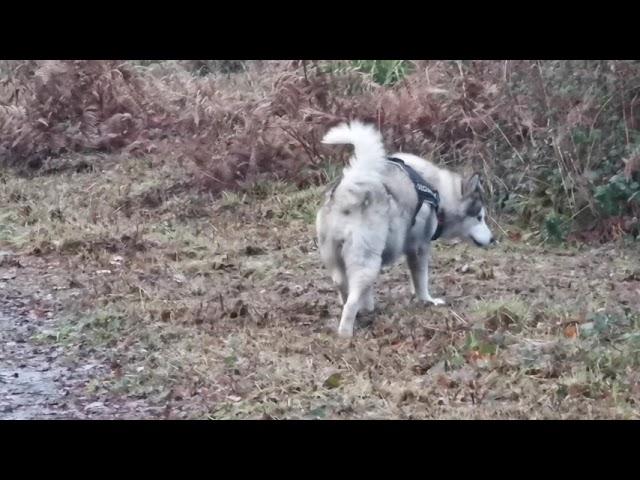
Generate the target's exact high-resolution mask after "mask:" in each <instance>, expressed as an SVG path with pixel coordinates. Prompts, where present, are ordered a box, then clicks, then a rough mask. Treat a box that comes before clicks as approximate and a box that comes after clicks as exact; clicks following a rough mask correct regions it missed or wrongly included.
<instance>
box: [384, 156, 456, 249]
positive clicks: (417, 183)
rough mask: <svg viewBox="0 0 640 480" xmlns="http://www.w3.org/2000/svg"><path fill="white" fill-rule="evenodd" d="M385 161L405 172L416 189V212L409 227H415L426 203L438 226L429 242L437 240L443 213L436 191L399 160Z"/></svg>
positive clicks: (442, 222) (389, 159)
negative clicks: (433, 211) (429, 206)
mask: <svg viewBox="0 0 640 480" xmlns="http://www.w3.org/2000/svg"><path fill="white" fill-rule="evenodd" d="M387 160H388V161H390V162H393V163H395V164H396V165H399V166H400V167H402V169H403V170H404V171H405V172H407V175H409V178H410V179H411V181H412V182H413V186H414V187H415V189H416V193H417V194H418V205H417V206H416V211H415V212H414V214H413V219H412V220H411V226H413V225H415V223H416V216H417V215H418V212H419V211H420V209H421V208H422V204H423V203H424V202H426V203H428V204H429V205H431V206H432V207H433V208H434V209H435V211H436V218H437V220H438V226H437V227H436V231H435V233H434V234H433V237H431V240H437V239H438V238H439V237H440V235H442V227H443V226H444V225H443V224H444V212H443V211H442V210H440V195H439V194H438V191H437V190H436V189H434V188H433V187H432V186H431V185H429V184H428V183H427V182H425V181H424V179H423V178H422V177H421V176H420V174H419V173H418V172H416V171H415V170H414V169H413V168H412V167H410V166H409V165H407V164H406V163H404V162H403V161H402V160H400V159H399V158H393V157H388V158H387Z"/></svg>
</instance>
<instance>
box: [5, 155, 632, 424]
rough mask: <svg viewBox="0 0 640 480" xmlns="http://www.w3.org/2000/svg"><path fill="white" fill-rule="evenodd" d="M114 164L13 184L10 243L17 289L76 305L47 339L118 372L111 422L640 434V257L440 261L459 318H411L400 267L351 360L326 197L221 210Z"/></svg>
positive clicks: (248, 199) (268, 197)
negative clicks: (452, 421)
mask: <svg viewBox="0 0 640 480" xmlns="http://www.w3.org/2000/svg"><path fill="white" fill-rule="evenodd" d="M102 165H104V168H103V169H102V170H101V171H89V172H83V173H74V172H69V173H65V174H62V175H56V176H39V177H36V178H33V179H29V180H27V179H18V178H15V177H13V176H10V175H9V174H3V175H4V177H3V181H2V182H0V205H1V207H0V218H2V222H0V225H1V227H0V241H1V242H2V244H3V245H4V246H6V247H7V248H10V249H12V250H14V251H17V252H19V253H20V256H19V258H20V261H21V262H22V264H23V265H24V266H25V269H24V270H23V271H25V272H31V273H24V274H23V275H22V276H21V275H18V276H17V277H16V278H15V279H12V280H6V281H7V282H11V281H13V282H22V283H21V285H22V286H23V288H24V289H25V293H28V292H27V291H28V290H29V289H36V288H37V289H39V290H43V291H51V292H53V294H54V295H55V297H56V298H57V299H58V300H59V301H60V302H61V311H60V313H59V316H58V317H57V319H56V327H55V330H54V331H53V332H36V333H35V334H34V337H33V338H32V341H37V342H40V343H41V344H42V345H51V344H54V345H55V346H57V347H59V348H60V349H62V352H63V354H64V356H65V358H66V359H67V361H68V362H69V364H70V365H72V366H74V368H76V369H77V370H79V371H80V370H81V367H82V366H84V365H87V364H98V365H100V368H96V369H94V370H92V371H91V374H90V378H91V381H90V382H89V383H88V384H87V385H86V387H84V390H83V392H82V395H85V396H88V397H89V398H90V399H91V400H95V399H97V400H100V401H102V402H104V403H105V405H106V406H107V408H108V411H109V412H111V413H110V414H109V415H111V416H114V417H118V416H125V417H139V416H144V417H149V416H158V415H159V416H167V417H169V418H184V417H188V418H203V417H204V418H206V417H211V418H638V417H639V416H640V409H639V407H638V403H637V399H638V392H639V390H638V388H640V377H639V376H638V371H639V369H638V366H639V365H638V364H639V363H640V357H639V350H638V345H639V344H638V340H639V337H638V335H637V331H638V327H640V325H639V321H640V318H639V317H638V315H637V311H638V308H639V307H640V303H639V301H638V299H639V298H640V276H638V271H640V265H639V264H638V255H637V254H638V252H637V247H636V248H635V249H632V250H630V249H627V248H622V247H621V246H620V248H618V247H615V246H607V247H602V248H599V249H590V250H587V249H584V248H581V249H575V248H574V249H547V248H543V247H539V246H535V245H530V244H528V243H527V242H525V241H522V240H520V241H517V242H514V241H509V240H507V239H505V241H504V242H503V243H502V245H501V246H500V247H499V248H497V249H493V250H487V251H483V250H478V249H476V248H475V247H471V246H466V245H454V246H449V245H444V244H440V245H438V246H437V248H436V249H435V252H434V262H433V263H434V270H433V275H432V279H433V291H434V294H437V295H438V296H440V295H443V296H445V298H446V299H447V300H448V301H449V302H450V303H449V305H448V306H447V307H445V308H433V307H424V306H422V305H419V304H418V303H416V302H415V301H413V300H411V299H410V298H409V289H408V285H407V282H408V280H407V273H406V271H405V269H404V268H403V266H397V267H395V268H393V269H391V270H390V271H389V272H387V273H385V274H384V275H383V277H382V281H381V283H380V284H379V287H378V305H379V310H378V312H377V314H376V315H375V317H374V318H369V319H364V320H369V321H372V323H370V324H369V325H366V326H361V327H360V328H357V329H356V332H355V338H354V339H353V340H352V341H351V342H345V341H341V340H339V339H338V338H337V337H336V335H335V333H334V329H335V326H336V322H337V318H338V315H339V311H340V310H339V306H338V303H337V298H336V294H335V292H334V290H333V288H332V286H331V283H330V280H329V278H328V277H327V275H326V272H325V271H324V270H323V269H322V268H321V266H320V263H319V259H318V255H317V251H316V249H315V244H314V240H313V235H314V233H313V225H312V221H313V214H314V213H315V209H316V207H317V203H318V201H319V198H320V189H319V188H316V187H312V188H309V189H305V190H301V191H297V190H295V189H294V188H292V187H291V186H287V185H284V184H262V185H261V189H260V190H257V191H254V192H252V193H244V194H243V193H226V194H224V195H222V196H221V197H219V198H214V197H211V196H208V195H206V194H204V193H198V191H197V190H194V189H193V188H186V187H185V185H186V184H188V183H189V178H190V172H191V171H190V169H189V168H188V167H186V166H185V167H182V168H180V167H177V166H176V165H175V164H174V163H173V162H169V161H167V162H165V161H163V160H161V159H158V158H151V159H149V158H148V159H146V160H145V161H140V160H139V159H133V158H128V157H126V156H123V157H122V158H116V159H110V160H108V161H107V160H104V161H103V162H102ZM505 229H506V230H507V232H508V233H510V234H514V235H513V236H514V238H518V237H517V235H515V233H517V232H516V231H515V229H514V228H513V227H508V226H505ZM525 233H526V232H525ZM29 265H34V266H35V265H37V269H34V270H30V269H29V268H27V267H28V266H29ZM465 266H466V268H462V267H465ZM3 268H4V267H3ZM34 272H35V273H34ZM37 272H46V275H39V274H38V273H37ZM463 272H464V273H463ZM76 394H78V392H73V393H72V395H76ZM141 402H142V404H144V405H147V406H149V405H151V406H155V407H158V408H157V409H156V410H145V411H144V412H145V413H140V412H141V410H139V408H140V404H141ZM127 405H131V407H130V408H128V409H127V408H126V406H127ZM116 406H120V407H121V408H120V410H117V409H116V408H115V407H116ZM151 412H153V413H151Z"/></svg>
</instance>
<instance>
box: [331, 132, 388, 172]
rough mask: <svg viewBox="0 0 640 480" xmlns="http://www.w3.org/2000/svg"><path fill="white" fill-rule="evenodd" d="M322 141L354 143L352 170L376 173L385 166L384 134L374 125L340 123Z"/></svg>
mask: <svg viewBox="0 0 640 480" xmlns="http://www.w3.org/2000/svg"><path fill="white" fill-rule="evenodd" d="M322 143H325V144H351V145H353V147H354V156H353V157H352V159H351V162H350V168H349V170H350V171H351V172H361V173H370V174H375V173H381V172H382V169H383V168H384V165H385V156H386V152H385V149H384V145H383V143H382V135H381V134H380V132H379V131H378V130H377V129H376V128H375V127H374V126H373V125H365V124H364V123H362V122H359V121H354V122H351V123H343V124H340V125H338V126H336V127H333V128H332V129H331V130H329V131H328V132H327V133H326V135H325V136H324V138H323V139H322ZM345 173H347V172H345Z"/></svg>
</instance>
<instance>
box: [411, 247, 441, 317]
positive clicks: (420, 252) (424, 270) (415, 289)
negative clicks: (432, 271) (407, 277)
mask: <svg viewBox="0 0 640 480" xmlns="http://www.w3.org/2000/svg"><path fill="white" fill-rule="evenodd" d="M407 263H408V265H409V271H410V272H411V291H412V293H413V294H414V295H416V296H417V297H418V298H419V299H420V300H422V301H423V302H428V303H432V304H434V305H444V304H445V303H446V302H445V301H444V300H443V299H441V298H433V297H432V296H431V295H430V294H429V247H423V246H421V247H418V248H417V249H416V250H414V251H410V252H408V253H407Z"/></svg>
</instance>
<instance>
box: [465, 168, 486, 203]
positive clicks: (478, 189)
mask: <svg viewBox="0 0 640 480" xmlns="http://www.w3.org/2000/svg"><path fill="white" fill-rule="evenodd" d="M463 185H464V187H463V189H462V194H463V196H465V197H468V196H470V195H473V194H482V176H481V175H480V173H478V172H476V173H474V174H473V175H471V176H470V177H469V178H468V180H467V181H466V182H464V183H463Z"/></svg>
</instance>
